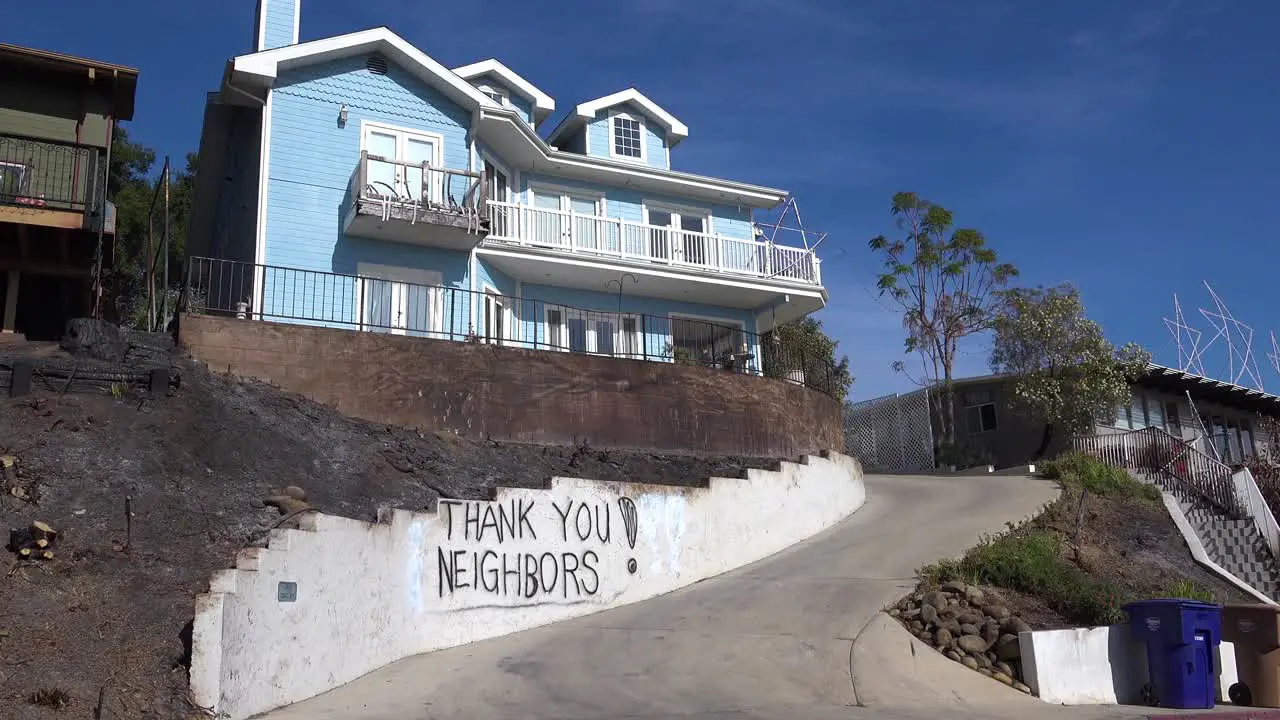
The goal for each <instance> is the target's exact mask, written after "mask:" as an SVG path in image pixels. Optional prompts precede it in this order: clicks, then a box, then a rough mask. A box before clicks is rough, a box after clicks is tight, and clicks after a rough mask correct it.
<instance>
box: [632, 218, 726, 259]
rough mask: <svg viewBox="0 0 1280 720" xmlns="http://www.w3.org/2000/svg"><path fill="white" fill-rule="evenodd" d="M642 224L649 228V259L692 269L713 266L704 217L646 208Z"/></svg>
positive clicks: (712, 253)
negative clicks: (684, 264) (686, 265)
mask: <svg viewBox="0 0 1280 720" xmlns="http://www.w3.org/2000/svg"><path fill="white" fill-rule="evenodd" d="M646 221H647V223H648V225H649V226H650V230H649V254H650V257H653V258H655V259H658V260H675V261H677V262H686V263H690V264H692V265H714V264H715V263H714V258H715V248H713V247H712V246H711V238H710V237H709V236H708V235H707V231H708V225H709V223H708V221H707V216H706V215H700V214H697V213H688V212H685V213H682V212H677V211H674V210H666V209H662V208H649V209H648V211H647V217H646Z"/></svg>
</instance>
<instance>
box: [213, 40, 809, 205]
mask: <svg viewBox="0 0 1280 720" xmlns="http://www.w3.org/2000/svg"><path fill="white" fill-rule="evenodd" d="M373 52H377V53H379V54H381V55H383V56H384V57H386V58H387V60H389V61H392V62H394V63H396V65H397V66H399V67H402V68H404V69H405V70H407V71H409V72H410V73H412V74H413V75H414V76H416V77H418V78H419V79H421V80H422V81H424V82H426V83H428V84H430V85H431V86H432V87H435V88H437V89H438V90H440V91H441V92H442V93H444V94H445V95H446V96H447V97H449V98H450V99H451V100H453V101H454V102H457V103H458V104H459V105H461V106H462V107H464V108H466V109H467V110H470V111H471V112H473V113H475V119H476V121H477V124H476V128H477V132H478V133H479V134H480V137H481V138H482V139H484V140H485V141H486V142H487V143H488V144H489V145H490V146H493V147H495V149H496V150H499V151H500V152H510V154H511V155H519V156H522V157H524V158H526V159H527V160H528V161H529V162H531V163H532V164H533V165H534V167H535V168H546V169H549V170H553V171H554V170H562V171H564V172H566V173H569V174H571V175H573V176H577V177H583V178H584V179H591V180H595V181H600V182H605V183H619V182H620V183H622V184H624V185H626V186H628V187H636V188H642V187H643V188H645V189H648V190H649V191H652V192H655V193H667V194H670V193H671V192H673V191H678V192H683V193H687V194H690V195H692V196H695V197H700V198H703V199H706V200H710V201H716V202H725V203H733V204H739V205H743V206H746V207H760V208H772V207H776V206H777V205H779V204H780V203H782V201H783V200H785V199H786V193H785V192H784V191H782V190H775V189H773V188H767V187H762V186H758V185H749V184H747V183H740V182H736V181H733V180H723V179H720V178H711V177H705V176H701V175H693V174H690V173H682V172H676V171H674V170H665V169H663V168H654V167H647V166H638V165H637V164H636V163H626V162H621V161H617V160H613V159H611V158H597V157H588V156H585V155H579V154H577V153H570V152H564V151H558V150H555V149H553V148H552V147H551V146H550V145H549V144H548V141H546V140H543V139H542V138H541V137H539V136H538V133H537V132H536V131H535V130H534V129H533V128H532V127H530V126H529V123H527V122H525V121H524V120H523V119H522V118H521V116H520V114H519V111H518V110H516V109H515V108H511V107H504V106H501V105H499V104H498V103H496V102H494V101H493V100H492V99H491V98H489V96H487V95H485V94H484V93H482V92H480V90H478V89H477V88H476V87H475V86H473V85H472V84H471V83H469V82H467V81H466V80H464V79H462V77H461V76H459V75H458V74H457V73H455V72H454V71H452V70H449V69H448V68H446V67H444V66H443V65H441V64H440V63H438V62H436V61H435V60H433V59H431V58H430V57H429V56H427V55H426V54H425V53H423V52H422V51H421V50H418V49H417V48H415V47H414V46H413V45H411V44H410V43H409V42H408V41H407V40H405V39H404V38H402V37H400V36H399V35H396V34H395V33H393V32H391V31H390V30H388V29H387V28H385V27H379V28H373V29H372V30H361V31H360V32H354V33H349V34H347V35H339V36H337V37H331V38H325V39H323V40H312V41H310V42H305V43H299V44H297V45H288V46H285V47H279V48H274V49H272V50H264V51H262V52H256V53H251V54H248V55H241V56H239V57H236V58H233V59H232V60H231V61H230V62H228V63H227V76H226V77H225V78H224V85H231V86H232V87H234V88H235V89H236V90H237V91H238V93H239V94H243V93H244V92H247V91H249V90H257V91H261V90H263V89H265V88H270V87H271V86H272V85H273V84H274V82H275V79H276V78H277V77H278V76H279V74H280V73H281V72H285V71H287V70H291V69H293V68H300V67H306V66H308V65H314V64H316V63H321V62H325V61H327V60H336V59H339V58H346V57H355V56H359V55H362V54H368V53H373ZM495 62H496V61H495ZM513 74H514V73H513ZM228 80H230V81H234V82H227V81H228ZM632 93H634V95H632ZM611 98H616V99H614V100H611ZM637 98H639V99H637ZM627 101H631V102H635V103H636V104H637V105H639V106H640V107H642V108H645V110H646V112H650V113H653V116H654V118H655V119H658V120H660V121H661V122H663V123H664V124H668V125H669V126H670V127H672V128H673V129H674V130H673V131H678V132H680V133H683V134H685V135H687V133H688V130H687V128H685V127H684V125H683V124H680V123H679V121H677V120H676V119H675V118H672V117H671V116H670V115H667V114H666V112H665V111H663V110H662V109H661V108H658V106H657V105H654V104H653V103H652V101H649V100H648V99H647V98H645V97H644V96H643V95H641V94H640V93H639V92H638V91H635V90H629V91H623V92H622V93H616V94H614V95H610V96H609V97H607V98H600V99H599V100H594V101H592V102H591V103H584V104H583V105H579V106H578V108H577V109H578V111H582V110H583V109H584V108H585V109H586V110H587V111H589V112H590V113H591V115H590V116H594V112H595V110H592V109H591V108H592V106H593V105H598V108H597V109H603V108H606V107H610V106H612V105H615V104H618V103H621V102H627ZM649 106H652V108H656V110H657V112H655V111H654V110H653V109H651V108H650V107H649ZM659 112H660V113H661V116H660V115H659V114H658V113H659ZM662 116H665V117H666V118H667V119H665V120H664V119H662ZM571 117H574V116H571ZM490 133H495V134H496V135H493V136H490ZM682 136H683V135H682ZM498 146H500V147H498ZM504 157H505V155H504Z"/></svg>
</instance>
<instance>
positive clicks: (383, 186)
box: [347, 151, 488, 230]
mask: <svg viewBox="0 0 1280 720" xmlns="http://www.w3.org/2000/svg"><path fill="white" fill-rule="evenodd" d="M347 196H348V198H350V199H351V201H352V202H353V203H355V204H356V210H357V212H359V213H362V214H370V213H373V214H380V215H381V216H382V220H384V221H386V220H390V219H393V218H394V219H397V220H404V221H406V222H410V223H418V222H435V223H437V224H446V225H466V224H470V225H474V226H475V227H476V228H477V229H480V230H483V229H485V228H486V227H487V222H488V205H487V203H486V199H487V183H486V182H485V178H484V174H483V173H478V172H472V171H470V170H454V169H451V168H440V167H432V166H431V165H429V164H427V163H408V162H402V161H399V160H388V159H386V158H383V157H379V156H377V155H370V154H369V153H368V152H367V151H361V152H360V160H359V161H358V162H357V163H356V167H355V170H354V171H353V172H352V173H351V179H350V180H349V181H348V185H347Z"/></svg>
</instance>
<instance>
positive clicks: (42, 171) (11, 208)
mask: <svg viewBox="0 0 1280 720" xmlns="http://www.w3.org/2000/svg"><path fill="white" fill-rule="evenodd" d="M106 174H107V158H106V153H105V152H104V151H103V150H102V149H101V148H97V147H93V146H91V145H81V144H77V143H69V142H61V141H58V140H45V139H41V138H34V137H27V136H24V135H10V134H0V221H3V222H12V223H18V224H21V225H44V226H48V227H61V228H68V229H72V230H80V229H84V230H97V229H98V224H99V223H100V222H102V221H103V218H104V217H105V218H106V222H107V226H106V227H104V228H103V229H104V231H105V232H108V233H114V231H115V228H114V216H113V214H112V213H109V212H106V203H104V202H103V195H104V192H103V191H104V185H105V181H106Z"/></svg>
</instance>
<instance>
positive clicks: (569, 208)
mask: <svg viewBox="0 0 1280 720" xmlns="http://www.w3.org/2000/svg"><path fill="white" fill-rule="evenodd" d="M532 193H533V208H534V209H533V211H532V212H531V214H530V224H531V225H532V228H531V230H532V232H531V233H530V240H531V241H532V242H533V243H534V244H536V245H546V246H550V247H572V248H575V249H581V250H605V249H609V247H610V245H611V244H612V243H611V238H610V234H609V231H608V228H607V227H606V223H605V222H604V221H603V220H601V219H600V216H601V215H602V209H601V205H600V202H601V201H600V198H598V197H593V196H591V195H586V194H578V193H574V192H561V191H556V190H544V189H539V188H534V189H533V190H532ZM614 249H616V248H614Z"/></svg>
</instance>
